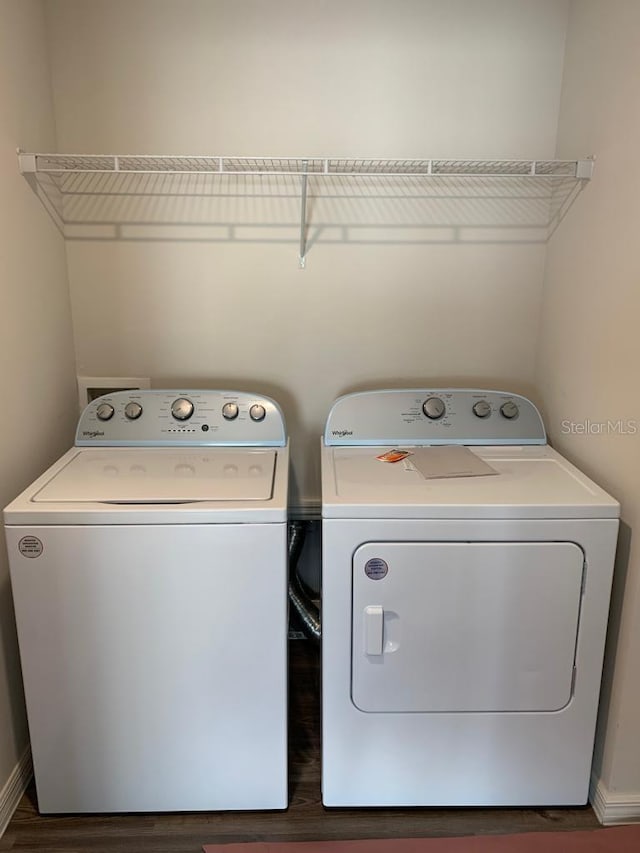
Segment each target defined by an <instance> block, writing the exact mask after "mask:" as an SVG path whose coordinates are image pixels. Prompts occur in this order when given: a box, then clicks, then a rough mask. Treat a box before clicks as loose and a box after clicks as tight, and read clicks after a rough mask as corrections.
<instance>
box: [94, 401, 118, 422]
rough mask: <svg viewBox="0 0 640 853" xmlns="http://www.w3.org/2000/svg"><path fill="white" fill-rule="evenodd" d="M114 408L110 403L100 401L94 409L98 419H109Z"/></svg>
mask: <svg viewBox="0 0 640 853" xmlns="http://www.w3.org/2000/svg"><path fill="white" fill-rule="evenodd" d="M113 412H114V408H113V406H112V405H111V404H110V403H100V405H99V406H98V408H97V409H96V415H97V416H98V420H99V421H110V420H111V418H112V417H113Z"/></svg>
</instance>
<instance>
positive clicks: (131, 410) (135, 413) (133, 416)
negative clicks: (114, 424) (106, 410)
mask: <svg viewBox="0 0 640 853" xmlns="http://www.w3.org/2000/svg"><path fill="white" fill-rule="evenodd" d="M124 414H125V417H126V418H128V419H129V420H130V421H136V420H137V419H138V418H139V417H140V415H141V414H142V406H141V405H140V403H135V402H134V401H133V400H132V401H131V402H130V403H127V405H126V406H125V407H124Z"/></svg>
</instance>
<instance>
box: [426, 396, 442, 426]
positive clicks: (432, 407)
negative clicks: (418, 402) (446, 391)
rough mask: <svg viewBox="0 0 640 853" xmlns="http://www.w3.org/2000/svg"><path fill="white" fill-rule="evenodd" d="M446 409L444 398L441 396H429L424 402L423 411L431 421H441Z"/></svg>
mask: <svg viewBox="0 0 640 853" xmlns="http://www.w3.org/2000/svg"><path fill="white" fill-rule="evenodd" d="M445 410H446V409H445V405H444V400H441V399H440V397H428V398H427V399H426V400H425V401H424V403H423V404H422V411H423V412H424V413H425V415H426V416H427V417H428V418H429V420H431V421H439V420H440V418H441V417H442V416H443V415H444V413H445Z"/></svg>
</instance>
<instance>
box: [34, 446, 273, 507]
mask: <svg viewBox="0 0 640 853" xmlns="http://www.w3.org/2000/svg"><path fill="white" fill-rule="evenodd" d="M275 460H276V451H275V450H238V449H236V448H215V449H210V448H207V447H203V448H197V449H190V450H187V449H185V450H178V449H173V448H168V449H145V450H140V449H115V448H113V449H108V450H107V449H105V450H79V451H78V452H77V453H76V455H75V456H73V457H72V458H71V460H70V461H69V462H68V463H67V465H65V467H64V468H62V469H61V470H60V471H59V472H58V473H57V474H55V475H54V476H53V477H52V478H51V479H50V480H49V481H48V482H46V483H45V485H44V486H43V487H42V488H41V489H40V490H39V491H38V492H36V494H35V495H33V497H32V500H33V501H35V502H37V503H38V502H44V503H54V502H55V503H84V502H90V503H116V504H171V503H191V502H195V501H267V500H270V498H271V496H272V493H273V480H274V472H275Z"/></svg>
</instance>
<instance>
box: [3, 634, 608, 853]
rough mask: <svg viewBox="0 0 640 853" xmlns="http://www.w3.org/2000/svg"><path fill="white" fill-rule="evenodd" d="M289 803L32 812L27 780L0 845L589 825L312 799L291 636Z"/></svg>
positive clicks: (310, 692) (103, 846) (527, 815)
mask: <svg viewBox="0 0 640 853" xmlns="http://www.w3.org/2000/svg"><path fill="white" fill-rule="evenodd" d="M290 717H291V737H290V754H291V766H290V806H289V809H288V810H287V811H286V812H268V813H261V812H239V813H231V812H226V813H218V814H216V813H193V814H192V813H189V814H169V815H165V814H162V815H158V814H145V815H115V816H111V815H109V816H104V815H100V816H97V817H91V816H85V815H83V816H78V817H69V816H62V817H51V816H47V817H41V816H40V815H38V811H37V806H36V799H35V789H34V787H33V785H32V786H31V787H30V788H29V790H28V791H27V793H26V794H25V796H24V797H23V798H22V800H21V802H20V805H19V807H18V810H17V811H16V813H15V815H14V817H13V819H12V821H11V823H10V824H9V827H8V829H7V831H6V833H5V835H4V837H3V839H2V840H0V850H2V851H6V850H15V851H21V853H36V851H37V852H38V853H53V851H56V853H84V851H87V853H116V851H117V853H134V851H135V853H138V852H140V853H144V851H147V852H148V853H183V852H184V853H186V851H189V852H190V853H196V851H201V849H202V845H203V844H214V843H219V844H223V843H232V842H239V841H284V840H290V841H293V840H300V841H303V840H304V841H309V840H318V839H335V838H394V837H395V838H400V837H409V836H443V835H475V834H489V833H509V832H533V831H540V830H560V829H564V830H568V829H589V828H595V827H597V826H598V821H597V820H596V817H595V815H594V814H593V811H592V810H591V808H590V807H588V806H585V807H584V808H578V809H576V808H568V809H344V810H342V809H340V810H336V809H331V810H327V809H324V808H323V806H322V804H321V802H320V731H319V661H318V650H317V648H315V646H313V645H312V644H311V643H310V642H308V641H303V640H298V641H292V642H291V715H290Z"/></svg>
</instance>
